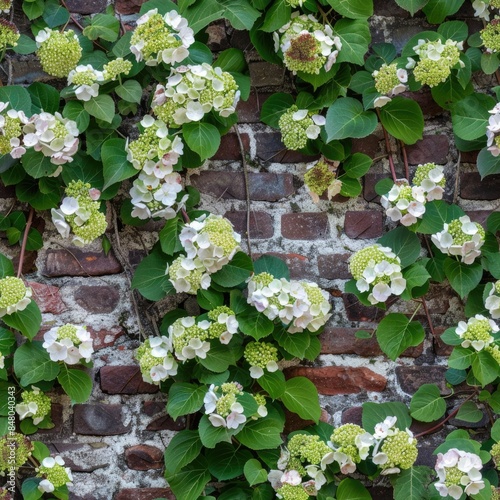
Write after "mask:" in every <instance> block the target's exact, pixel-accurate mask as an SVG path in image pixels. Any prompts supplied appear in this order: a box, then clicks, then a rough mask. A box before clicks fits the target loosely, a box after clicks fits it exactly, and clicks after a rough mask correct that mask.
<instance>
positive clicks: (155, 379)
mask: <svg viewBox="0 0 500 500" xmlns="http://www.w3.org/2000/svg"><path fill="white" fill-rule="evenodd" d="M135 357H136V359H137V361H138V362H139V366H140V368H141V373H142V378H143V379H144V380H145V381H146V382H149V383H150V384H158V385H159V384H160V382H163V381H164V380H167V379H168V378H169V377H173V376H175V375H177V366H178V365H177V361H176V360H175V358H174V356H173V348H172V342H171V341H170V339H169V338H168V337H165V336H161V337H149V338H147V339H146V340H145V341H144V342H143V343H142V344H141V346H140V347H139V348H138V349H137V352H136V354H135Z"/></svg>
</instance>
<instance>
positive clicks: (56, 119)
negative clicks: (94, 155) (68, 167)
mask: <svg viewBox="0 0 500 500" xmlns="http://www.w3.org/2000/svg"><path fill="white" fill-rule="evenodd" d="M23 132H24V140H23V142H24V146H26V147H32V148H34V149H35V151H41V152H42V154H43V155H44V156H47V157H49V158H50V162H51V163H53V164H54V165H63V164H65V163H68V162H72V161H73V156H74V155H75V153H76V152H77V151H78V143H79V139H78V134H79V132H78V127H77V125H76V122H74V121H73V120H70V119H68V118H64V117H63V116H62V115H61V114H60V113H58V112H56V113H55V114H54V115H53V114H51V113H46V112H42V113H40V114H37V115H33V116H32V117H31V118H30V119H29V121H28V123H27V124H26V125H25V126H24V127H23ZM60 171H61V169H58V170H56V172H55V173H54V174H53V175H54V176H55V175H58V174H59V173H60Z"/></svg>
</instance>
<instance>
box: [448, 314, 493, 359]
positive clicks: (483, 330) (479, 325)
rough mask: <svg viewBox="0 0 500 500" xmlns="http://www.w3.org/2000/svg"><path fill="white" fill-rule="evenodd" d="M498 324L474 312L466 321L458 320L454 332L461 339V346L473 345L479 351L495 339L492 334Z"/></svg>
mask: <svg viewBox="0 0 500 500" xmlns="http://www.w3.org/2000/svg"><path fill="white" fill-rule="evenodd" d="M498 330H499V329H498V325H497V324H496V323H495V322H494V321H492V320H491V319H488V318H485V317H484V316H482V315H480V314H476V315H475V316H474V317H473V318H469V320H468V321H467V323H465V321H460V322H459V323H458V327H457V328H456V330H455V332H456V334H457V335H458V336H459V337H460V338H461V339H462V347H473V348H474V349H475V350H476V351H481V350H483V349H484V348H485V347H487V346H489V345H490V344H491V343H493V341H494V340H495V339H494V337H493V336H492V334H494V333H497V332H498Z"/></svg>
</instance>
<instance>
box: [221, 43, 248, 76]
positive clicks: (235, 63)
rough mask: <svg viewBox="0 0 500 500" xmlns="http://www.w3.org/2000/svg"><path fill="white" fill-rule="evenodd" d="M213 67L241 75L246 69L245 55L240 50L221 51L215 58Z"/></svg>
mask: <svg viewBox="0 0 500 500" xmlns="http://www.w3.org/2000/svg"><path fill="white" fill-rule="evenodd" d="M213 66H214V67H215V68H221V69H222V71H230V72H235V73H243V72H244V71H245V69H246V67H247V63H246V60H245V54H244V53H243V51H241V50H240V49H235V48H231V49H226V50H223V51H222V52H221V53H220V54H219V55H218V56H217V59H216V60H215V62H214V64H213Z"/></svg>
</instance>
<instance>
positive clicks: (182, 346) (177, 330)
mask: <svg viewBox="0 0 500 500" xmlns="http://www.w3.org/2000/svg"><path fill="white" fill-rule="evenodd" d="M209 328H210V321H200V322H199V323H196V318H194V317H193V316H187V317H185V318H179V319H177V320H176V321H174V322H173V323H172V324H171V325H170V326H169V327H168V333H169V335H170V341H171V343H172V347H173V349H174V353H175V357H176V358H177V359H178V360H179V361H186V360H188V359H194V358H200V359H205V358H206V357H207V352H208V351H209V350H210V343H209V342H208V339H209Z"/></svg>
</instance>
